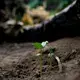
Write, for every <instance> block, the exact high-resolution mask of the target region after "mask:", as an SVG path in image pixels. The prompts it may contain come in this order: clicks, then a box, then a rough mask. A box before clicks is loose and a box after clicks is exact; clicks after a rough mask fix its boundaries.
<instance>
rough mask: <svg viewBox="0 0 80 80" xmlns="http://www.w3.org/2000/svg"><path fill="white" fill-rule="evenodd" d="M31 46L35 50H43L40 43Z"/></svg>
mask: <svg viewBox="0 0 80 80" xmlns="http://www.w3.org/2000/svg"><path fill="white" fill-rule="evenodd" d="M33 45H34V47H35V48H36V49H42V48H43V46H42V45H41V43H38V42H36V43H33Z"/></svg>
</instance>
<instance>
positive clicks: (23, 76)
mask: <svg viewBox="0 0 80 80" xmlns="http://www.w3.org/2000/svg"><path fill="white" fill-rule="evenodd" d="M48 46H49V47H53V48H56V51H55V55H57V56H58V57H59V58H60V60H61V63H62V66H63V69H62V72H61V73H59V69H58V65H57V61H56V60H55V59H53V65H52V68H50V65H49V58H48V57H47V53H45V54H43V65H42V75H40V63H39V57H37V56H35V55H36V54H35V49H34V47H33V46H32V43H19V44H17V43H12V44H10V43H4V44H1V45H0V80H80V38H79V37H75V38H64V39H60V40H57V41H54V42H51V43H49V45H48Z"/></svg>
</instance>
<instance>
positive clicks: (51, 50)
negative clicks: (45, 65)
mask: <svg viewBox="0 0 80 80" xmlns="http://www.w3.org/2000/svg"><path fill="white" fill-rule="evenodd" d="M54 51H55V48H50V51H49V54H48V56H49V57H50V59H49V61H50V68H52V60H53V57H54V58H55V59H56V61H57V62H58V66H59V72H62V65H61V61H60V59H59V57H58V56H56V55H55V54H54Z"/></svg>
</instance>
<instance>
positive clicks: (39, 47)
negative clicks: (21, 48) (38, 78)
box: [33, 41, 48, 75]
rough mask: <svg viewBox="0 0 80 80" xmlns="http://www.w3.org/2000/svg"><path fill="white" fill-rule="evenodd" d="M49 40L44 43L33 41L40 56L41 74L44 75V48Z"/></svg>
mask: <svg viewBox="0 0 80 80" xmlns="http://www.w3.org/2000/svg"><path fill="white" fill-rule="evenodd" d="M47 43H48V41H45V42H42V43H38V42H36V43H33V46H34V47H35V48H36V50H37V54H36V55H37V56H39V61H40V62H39V63H40V74H41V75H42V63H43V61H42V49H43V48H44V47H45V46H46V45H47Z"/></svg>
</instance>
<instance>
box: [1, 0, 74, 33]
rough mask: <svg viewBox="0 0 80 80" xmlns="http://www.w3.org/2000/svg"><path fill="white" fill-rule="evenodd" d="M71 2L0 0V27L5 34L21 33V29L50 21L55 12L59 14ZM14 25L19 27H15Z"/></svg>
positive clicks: (57, 0) (68, 0)
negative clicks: (0, 0)
mask: <svg viewBox="0 0 80 80" xmlns="http://www.w3.org/2000/svg"><path fill="white" fill-rule="evenodd" d="M73 1H74V0H2V2H0V23H1V24H0V27H3V28H4V32H5V33H7V34H8V33H9V34H11V33H12V32H13V33H12V34H14V33H15V32H16V31H15V30H20V31H21V32H23V29H22V28H23V27H34V26H35V25H37V24H40V23H42V22H44V21H45V20H49V19H51V18H52V17H53V16H55V14H56V13H57V12H60V11H61V10H62V9H64V8H65V7H66V6H68V5H69V4H70V3H72V2H73ZM3 23H4V24H3ZM16 24H18V25H20V26H15V25H16ZM14 29H15V30H14ZM17 33H18V32H17ZM17 33H15V35H16V34H17Z"/></svg>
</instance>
